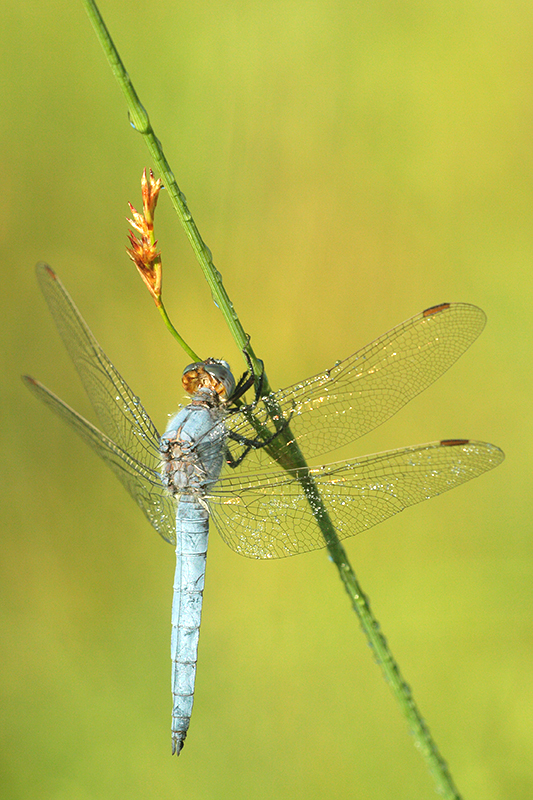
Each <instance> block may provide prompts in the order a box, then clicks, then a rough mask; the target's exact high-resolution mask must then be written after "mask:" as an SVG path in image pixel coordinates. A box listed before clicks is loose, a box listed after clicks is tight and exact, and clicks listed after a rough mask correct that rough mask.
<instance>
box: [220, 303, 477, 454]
mask: <svg viewBox="0 0 533 800" xmlns="http://www.w3.org/2000/svg"><path fill="white" fill-rule="evenodd" d="M485 321H486V318H485V314H484V313H483V311H482V310H481V309H480V308H477V307H476V306H472V305H468V304H466V303H452V304H449V303H444V304H442V305H441V306H435V307H434V308H431V309H427V310H426V311H423V312H422V313H421V314H417V316H415V317H412V318H411V319H409V320H407V321H406V322H404V323H402V324H401V325H398V326H397V327H396V328H393V329H392V330H391V331H389V332H388V333H386V334H384V335H383V336H381V337H380V338H379V339H376V341H375V342H372V344H369V345H367V346H366V347H364V348H363V349H362V350H359V351H358V352H357V353H354V355H352V356H350V357H349V358H347V359H346V360H345V361H341V362H340V363H338V364H337V365H336V366H334V367H333V368H332V369H330V370H326V371H325V372H322V373H320V374H319V375H315V376H314V377H312V378H309V379H308V380H305V381H302V382H301V383H297V384H295V385H294V386H290V387H289V388H288V389H282V390H281V391H279V392H274V393H273V394H272V395H270V396H267V397H266V398H265V399H264V400H263V401H261V402H260V403H258V405H257V406H256V408H255V410H254V415H255V416H256V418H257V419H258V420H259V421H260V422H261V423H262V424H268V418H269V412H272V413H274V414H275V413H280V414H281V416H282V417H283V419H285V420H289V425H290V430H291V433H292V435H293V437H292V438H293V439H296V440H297V441H298V444H299V445H300V446H301V448H302V452H303V454H304V456H305V457H306V458H314V457H315V456H319V455H322V454H323V453H327V452H329V451H331V450H335V449H336V448H337V447H341V446H342V445H345V444H348V443H349V442H351V441H354V440H355V439H358V438H359V437H360V436H363V435H364V434H365V433H368V432H369V431H371V430H373V429H374V428H377V427H378V426H379V425H381V424H382V423H383V422H385V421H386V420H387V419H389V418H390V417H392V416H393V415H394V414H396V412H397V411H399V410H400V408H402V406H404V405H405V404H406V403H408V402H409V400H411V399H412V398H413V397H416V395H417V394H420V392H423V391H424V389H426V388H427V387H428V386H429V385H430V384H431V383H433V382H434V381H435V380H437V378H439V377H440V376H441V375H442V374H443V373H444V372H446V370H447V369H449V368H450V367H451V366H452V364H454V363H455V361H457V359H458V358H459V357H460V356H461V355H462V354H463V353H464V352H465V350H466V349H467V348H468V347H469V346H470V345H471V344H472V342H473V341H474V340H475V339H476V338H477V337H478V336H479V334H480V333H481V331H482V330H483V327H484V325H485ZM227 425H228V428H229V429H230V430H231V431H233V432H234V433H235V434H237V435H240V436H241V437H245V438H247V439H254V438H256V437H257V431H256V429H255V428H254V427H253V426H252V425H251V424H250V422H249V421H248V420H247V419H246V417H245V415H244V414H243V413H242V412H239V413H237V414H234V415H231V416H230V417H229V418H228V421H227ZM248 458H249V457H248V456H247V459H248ZM250 459H251V460H250V464H252V463H254V462H260V461H261V460H262V459H263V460H265V459H266V460H268V457H267V454H266V451H265V450H264V449H263V450H259V451H256V455H255V456H253V455H251V456H250ZM254 466H255V464H254Z"/></svg>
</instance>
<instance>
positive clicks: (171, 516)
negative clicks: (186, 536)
mask: <svg viewBox="0 0 533 800" xmlns="http://www.w3.org/2000/svg"><path fill="white" fill-rule="evenodd" d="M23 381H24V383H25V384H26V386H27V387H28V388H29V389H31V391H32V392H33V393H34V394H35V395H36V396H37V397H38V398H39V399H40V400H42V401H43V402H44V403H46V405H47V406H49V407H50V408H51V409H52V411H54V412H55V413H56V414H57V415H58V416H59V417H61V419H64V420H65V421H66V422H68V423H69V425H71V426H72V427H73V428H74V430H75V431H76V433H78V434H79V436H81V438H82V439H83V440H84V441H85V442H87V444H89V445H90V446H91V447H92V448H93V450H95V451H96V453H97V454H98V455H99V456H100V458H102V459H103V460H104V461H105V462H106V464H107V465H108V466H109V467H110V468H111V469H112V471H113V472H114V473H115V475H116V476H117V478H118V479H119V480H120V481H121V483H122V484H123V486H125V488H126V489H127V491H128V492H129V493H130V495H131V496H132V497H133V499H134V500H135V502H136V503H137V504H138V505H139V506H140V508H141V509H142V510H143V512H144V513H145V514H146V516H147V518H148V520H149V521H150V523H151V524H152V525H153V526H154V528H155V529H156V531H157V532H158V533H159V534H161V536H162V537H163V539H165V540H166V541H167V542H170V543H171V544H175V543H176V532H175V514H176V511H175V501H174V500H173V498H172V497H171V496H170V495H168V493H167V492H166V491H165V489H164V487H163V485H162V483H161V478H160V476H159V472H158V470H157V469H156V468H154V467H149V466H147V465H146V464H143V463H142V462H140V461H138V460H137V459H136V458H133V457H132V456H130V455H129V454H128V453H125V452H124V450H122V448H120V447H119V446H118V445H117V444H115V443H114V442H113V441H111V439H110V438H109V437H108V436H106V435H105V434H103V433H101V432H100V431H99V430H98V428H95V427H94V425H92V424H91V423H90V422H88V421H87V420H86V419H84V418H83V417H82V416H81V415H80V414H78V413H77V411H74V409H72V408H71V407H70V406H68V405H67V404H66V403H64V402H63V401H62V400H60V398H59V397H57V395H55V394H53V392H50V391H49V390H48V389H47V388H46V387H45V386H43V385H42V383H39V381H36V380H34V379H33V378H30V377H28V376H27V375H25V376H24V377H23ZM146 445H147V448H149V449H150V450H154V451H157V448H158V441H157V440H150V441H147V442H146ZM147 448H145V449H144V451H145V452H146V451H147ZM151 460H152V461H153V459H151Z"/></svg>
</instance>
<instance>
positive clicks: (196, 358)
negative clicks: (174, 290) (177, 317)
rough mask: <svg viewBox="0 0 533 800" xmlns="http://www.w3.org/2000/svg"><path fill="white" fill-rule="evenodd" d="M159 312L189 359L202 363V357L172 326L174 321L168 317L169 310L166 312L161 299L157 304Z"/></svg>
mask: <svg viewBox="0 0 533 800" xmlns="http://www.w3.org/2000/svg"><path fill="white" fill-rule="evenodd" d="M157 310H158V311H159V313H160V314H161V317H162V318H163V322H164V323H165V325H166V326H167V328H168V330H169V331H170V333H171V334H172V336H173V337H174V339H175V340H176V341H177V342H178V344H179V345H180V346H181V347H182V348H183V350H185V352H186V353H187V355H188V356H189V358H192V360H193V361H194V362H198V361H201V360H202V359H201V357H200V356H199V355H198V354H197V353H195V352H194V350H193V349H192V348H191V347H189V345H188V344H187V342H186V341H185V339H184V338H183V336H181V334H180V333H178V331H177V330H176V328H175V327H174V325H173V324H172V320H171V319H170V317H169V316H168V314H167V310H166V308H165V306H164V304H163V301H162V300H161V298H159V302H158V304H157Z"/></svg>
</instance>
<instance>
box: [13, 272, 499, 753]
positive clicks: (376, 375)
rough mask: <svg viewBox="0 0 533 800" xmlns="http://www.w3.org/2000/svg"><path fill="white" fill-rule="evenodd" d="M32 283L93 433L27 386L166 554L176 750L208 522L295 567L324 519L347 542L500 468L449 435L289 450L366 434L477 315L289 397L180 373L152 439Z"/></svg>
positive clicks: (54, 297) (410, 339) (54, 298)
mask: <svg viewBox="0 0 533 800" xmlns="http://www.w3.org/2000/svg"><path fill="white" fill-rule="evenodd" d="M37 275H38V279H39V283H40V286H41V289H42V291H43V294H44V296H45V299H46V301H47V303H48V305H49V308H50V311H51V313H52V316H53V318H54V320H55V322H56V325H57V327H58V329H59V333H60V334H61V337H62V339H63V341H64V343H65V345H66V347H67V349H68V351H69V353H70V356H71V357H72V359H73V361H74V364H75V366H76V368H77V370H78V373H79V375H80V377H81V380H82V382H83V384H84V387H85V389H86V391H87V394H88V396H89V398H90V400H91V402H92V405H93V407H94V410H95V412H96V415H97V417H98V419H99V422H100V425H101V427H102V429H103V431H104V432H102V431H100V430H99V429H98V428H96V427H95V426H94V425H93V424H92V423H91V422H89V421H87V420H86V419H84V418H83V417H82V416H80V414H78V413H77V412H76V411H74V410H73V409H72V408H71V407H70V406H68V405H67V404H66V403H64V402H63V401H62V400H60V398H59V397H57V396H56V395H55V394H53V393H52V392H51V391H49V390H48V389H47V388H46V387H45V386H43V385H42V384H41V383H39V382H38V381H36V380H35V379H33V378H31V377H28V376H25V377H24V381H25V383H26V385H27V386H28V387H29V388H30V389H31V390H32V391H33V392H34V393H35V394H36V395H37V396H38V397H39V398H40V399H41V400H43V401H44V402H45V403H46V404H47V405H48V406H50V407H51V408H52V410H53V411H55V412H56V413H57V414H58V415H59V416H60V417H61V418H62V419H64V420H66V421H67V422H68V423H69V424H70V425H71V426H72V427H73V428H74V429H75V430H76V432H77V433H78V434H79V435H80V436H81V438H82V439H84V440H85V441H86V442H87V443H88V444H89V445H90V446H91V447H92V448H93V449H94V450H95V451H96V452H97V453H98V455H99V456H101V458H102V459H103V460H104V461H105V462H106V463H107V464H108V466H109V467H110V468H111V469H112V470H113V472H114V473H115V475H116V476H117V477H118V478H119V480H120V481H121V482H122V483H123V485H124V486H125V488H126V489H127V490H128V492H129V493H130V495H131V496H132V497H133V498H134V500H135V501H136V502H137V504H138V505H139V506H140V508H141V509H142V511H143V512H144V513H145V515H146V517H147V518H148V520H149V521H150V523H151V524H152V525H153V527H154V528H155V529H156V531H157V532H158V533H159V534H160V535H161V536H162V537H163V539H165V540H166V541H167V542H169V543H171V544H172V545H174V546H175V548H176V574H175V580H174V592H173V604H172V636H171V658H172V697H173V708H172V752H173V753H177V754H179V752H180V751H181V749H182V747H183V742H184V740H185V737H186V735H187V730H188V728H189V722H190V717H191V711H192V704H193V696H194V684H195V677H196V662H197V649H198V637H199V628H200V615H201V609H202V592H203V587H204V575H205V563H206V553H207V538H208V527H209V520H210V519H212V520H213V522H214V524H215V527H216V528H217V530H218V532H219V533H220V535H221V536H222V538H223V539H224V541H225V542H226V543H227V544H228V545H229V546H230V547H231V548H232V549H233V550H234V551H235V552H236V553H239V554H240V555H243V556H248V557H251V558H265V559H268V558H280V557H284V556H291V555H296V554H298V553H305V552H308V551H310V550H314V549H317V548H321V547H324V546H325V544H326V543H325V541H324V536H323V533H322V530H321V526H320V521H321V515H326V514H327V515H328V517H329V519H330V520H331V522H332V523H333V525H334V526H335V528H336V531H337V535H338V537H339V539H343V538H345V537H348V536H353V535H354V534H356V533H359V532H361V531H363V530H366V529H367V528H371V527H372V526H373V525H376V524H378V523H379V522H382V521H383V520H385V519H388V518H389V517H391V516H393V515H394V514H397V513H398V512H399V511H402V510H403V509H405V508H407V507H408V506H411V505H414V504H416V503H419V502H421V501H423V500H426V499H429V498H430V497H434V496H436V495H438V494H441V493H442V492H445V491H447V490H448V489H452V488H453V487H454V486H458V485H460V484H462V483H465V482H466V481H468V480H470V479H471V478H474V477H476V476H478V475H481V474H482V473H483V472H486V471H487V470H489V469H492V468H493V467H495V466H497V465H498V464H499V463H500V462H501V461H502V460H503V457H504V455H503V453H502V451H501V450H500V449H499V448H497V447H495V446H494V445H492V444H488V443H485V442H475V441H468V440H466V439H454V440H445V441H440V442H431V443H429V444H422V445H417V446H413V447H406V448H402V449H399V450H391V451H389V452H384V453H378V454H376V455H370V456H362V457H358V458H354V459H350V460H347V461H338V462H336V463H330V464H326V465H321V466H316V467H309V468H306V467H302V465H301V463H300V462H299V461H298V453H300V452H303V453H304V454H305V456H306V457H307V458H308V459H312V458H315V457H317V456H322V455H323V454H324V453H327V452H329V451H331V450H335V449H336V448H338V447H340V446H341V445H344V444H346V443H348V442H351V441H353V440H355V439H357V438H359V437H360V436H363V435H364V434H365V433H368V432H369V431H371V430H373V429H374V428H376V427H377V426H378V425H381V424H382V423H383V422H385V420H387V419H389V418H390V417H391V416H392V415H393V414H395V413H396V412H397V411H398V410H399V409H400V408H402V406H404V405H405V404H406V403H407V402H408V401H409V400H411V399H412V398H413V397H415V396H416V395H417V394H419V393H420V392H422V391H423V390H424V389H425V388H426V387H427V386H429V385H430V384H431V383H433V381H435V380H436V379H437V378H438V377H439V376H440V375H442V374H443V373H444V372H445V371H446V370H447V369H448V368H449V367H450V366H451V365H452V364H453V363H454V362H455V361H456V360H457V359H458V358H459V356H461V355H462V354H463V353H464V351H465V350H466V349H467V348H468V347H469V346H470V345H471V344H472V342H473V341H474V340H475V339H476V338H477V336H478V335H479V334H480V333H481V331H482V330H483V327H484V325H485V315H484V313H483V311H481V309H479V308H477V307H476V306H473V305H468V304H465V303H452V304H450V303H443V304H441V305H439V306H434V307H432V308H429V309H426V310H425V311H423V312H422V313H420V314H418V315H416V316H414V317H412V318H411V319H409V320H407V321H406V322H404V323H402V324H401V325H398V326H397V327H395V328H393V329H392V330H391V331H389V332H388V333H386V334H384V335H383V336H381V337H380V338H379V339H377V340H376V341H374V342H372V343H371V344H369V345H367V346H366V347H364V348H363V349H362V350H359V351H358V352H356V353H355V354H354V355H352V356H350V357H349V358H347V359H346V360H344V361H340V362H337V363H336V364H335V365H334V366H333V367H332V368H331V369H328V370H326V371H325V372H321V373H319V374H318V375H315V376H314V377H312V378H309V379H307V380H304V381H301V382H300V383H297V384H295V385H294V386H291V387H289V388H288V389H282V390H280V391H277V392H271V393H265V394H263V393H262V392H261V390H260V389H259V391H256V396H255V398H254V400H253V402H252V403H248V404H246V403H244V402H243V399H242V394H243V392H244V390H245V389H247V388H248V387H249V385H250V384H251V382H252V381H251V380H250V379H248V380H247V379H246V375H245V376H243V378H242V379H241V381H239V382H238V383H237V384H236V383H235V380H234V378H233V376H232V374H231V371H230V368H229V365H228V364H227V363H226V362H225V361H221V360H218V359H214V358H210V359H207V360H206V361H204V362H199V363H196V364H191V365H189V366H188V367H187V368H186V369H185V371H184V373H183V378H182V382H183V386H184V388H185V390H186V391H187V392H188V394H189V395H190V401H189V402H188V404H187V405H185V406H184V407H181V408H180V409H179V410H178V412H177V413H176V414H174V415H173V416H172V417H171V418H170V420H169V422H168V425H167V427H166V430H165V432H164V434H163V435H162V436H160V434H159V433H158V431H157V429H156V427H155V425H154V424H153V422H152V421H151V419H150V417H149V416H148V414H147V413H146V411H145V410H144V407H143V406H142V404H141V402H140V400H139V398H138V397H136V396H135V394H134V393H133V392H132V391H131V389H130V388H129V386H128V385H127V384H126V382H125V381H124V380H123V378H122V377H121V376H120V375H119V373H118V372H117V370H116V369H115V367H114V366H113V364H112V363H111V361H110V360H109V359H108V358H107V356H106V355H105V353H104V352H103V350H102V349H101V347H100V346H99V344H98V342H97V341H96V339H95V338H94V336H93V334H92V333H91V331H90V330H89V328H88V327H87V325H86V323H85V322H84V320H83V318H82V317H81V315H80V313H79V311H78V310H77V308H76V306H75V305H74V303H73V301H72V299H71V298H70V296H69V294H68V293H67V291H66V290H65V288H64V287H63V285H62V284H61V282H60V281H59V279H58V277H57V275H56V274H55V273H54V272H53V270H52V269H51V268H50V267H49V266H47V265H46V264H39V265H38V267H37ZM253 377H254V376H252V378H253ZM259 385H260V381H259ZM300 448H301V450H300ZM295 454H296V455H295ZM302 463H303V462H302ZM317 497H320V498H321V499H320V501H319V502H318V501H317V499H316V498H317Z"/></svg>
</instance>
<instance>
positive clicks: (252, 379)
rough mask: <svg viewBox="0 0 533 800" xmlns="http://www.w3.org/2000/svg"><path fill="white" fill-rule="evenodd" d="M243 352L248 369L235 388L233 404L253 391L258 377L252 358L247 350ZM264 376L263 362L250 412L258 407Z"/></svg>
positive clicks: (249, 406) (232, 396)
mask: <svg viewBox="0 0 533 800" xmlns="http://www.w3.org/2000/svg"><path fill="white" fill-rule="evenodd" d="M249 341H250V337H248V342H249ZM248 342H247V345H248ZM242 352H243V355H244V357H245V359H246V363H247V364H248V369H247V370H246V372H244V373H243V374H242V375H241V377H240V378H239V382H238V383H237V386H236V387H235V391H234V392H233V394H232V395H231V397H230V402H232V403H234V402H235V401H236V400H239V399H240V398H241V397H242V396H243V395H244V394H246V392H247V391H248V389H251V388H252V386H253V385H254V384H255V383H256V377H257V376H256V374H255V372H254V365H253V364H252V359H251V358H250V354H249V353H248V351H247V350H246V348H244V349H243V351H242ZM264 374H265V368H264V365H263V362H262V361H261V374H260V375H259V376H258V377H259V380H258V381H257V385H256V388H255V397H254V399H253V401H252V402H251V403H250V404H249V405H248V408H249V409H250V410H252V409H254V408H255V407H256V405H257V404H258V402H259V400H260V399H261V392H262V390H263V376H264ZM241 409H242V407H241ZM241 409H239V410H241Z"/></svg>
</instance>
